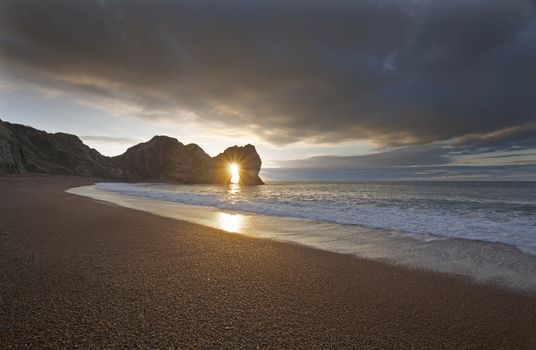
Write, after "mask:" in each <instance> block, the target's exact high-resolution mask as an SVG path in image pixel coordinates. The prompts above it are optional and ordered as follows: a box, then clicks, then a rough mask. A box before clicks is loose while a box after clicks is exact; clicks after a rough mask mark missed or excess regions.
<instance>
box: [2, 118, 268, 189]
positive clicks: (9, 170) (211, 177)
mask: <svg viewBox="0 0 536 350" xmlns="http://www.w3.org/2000/svg"><path fill="white" fill-rule="evenodd" d="M231 162H236V163H238V164H239V165H240V183H242V184H245V185H257V184H262V180H261V179H260V178H259V175H258V173H259V170H260V168H261V159H260V157H259V155H258V154H257V151H256V150H255V147H254V146H252V145H247V146H244V147H238V146H234V147H230V148H228V149H226V150H225V151H224V152H223V153H221V154H219V155H218V156H216V157H214V158H211V157H210V156H209V155H208V154H206V153H205V152H204V151H203V149H202V148H201V147H199V146H198V145H195V144H189V145H184V144H182V143H181V142H179V141H178V140H177V139H174V138H171V137H167V136H155V137H153V138H152V139H151V140H150V141H148V142H145V143H140V144H138V145H136V146H133V147H130V148H129V149H128V150H127V151H126V152H125V153H123V154H122V155H120V156H116V157H106V156H103V155H101V154H100V153H99V152H97V151H96V150H94V149H92V148H89V147H88V146H86V145H85V144H84V143H83V142H82V141H81V140H80V139H79V138H78V137H76V136H74V135H69V134H64V133H55V134H49V133H47V132H44V131H40V130H36V129H34V128H31V127H28V126H23V125H18V124H11V123H7V122H3V121H1V120H0V174H20V173H49V174H65V175H78V176H96V177H102V178H110V179H123V180H161V181H172V182H179V183H222V184H225V183H229V182H230V178H231V176H230V173H229V170H228V167H229V163H231Z"/></svg>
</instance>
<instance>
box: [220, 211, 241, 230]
mask: <svg viewBox="0 0 536 350" xmlns="http://www.w3.org/2000/svg"><path fill="white" fill-rule="evenodd" d="M216 215H217V216H216V218H217V223H218V227H219V228H220V229H222V230H225V231H229V232H235V233H242V229H243V227H244V215H241V214H228V213H223V212H219V213H217V214H216Z"/></svg>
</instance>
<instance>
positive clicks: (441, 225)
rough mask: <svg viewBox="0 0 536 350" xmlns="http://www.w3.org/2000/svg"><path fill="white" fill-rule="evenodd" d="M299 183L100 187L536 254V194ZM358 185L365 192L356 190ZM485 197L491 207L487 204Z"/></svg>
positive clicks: (146, 195) (203, 204)
mask: <svg viewBox="0 0 536 350" xmlns="http://www.w3.org/2000/svg"><path fill="white" fill-rule="evenodd" d="M296 186H297V185H290V186H285V185H280V186H279V187H277V189H276V190H274V189H272V188H270V187H269V186H268V187H265V188H263V189H262V190H261V191H259V190H254V191H251V190H248V189H242V190H236V191H234V192H233V191H232V190H231V191H230V190H229V188H227V187H225V188H222V187H216V186H173V185H163V184H125V183H99V184H97V185H96V188H97V189H99V190H104V191H112V192H117V193H120V194H123V195H129V196H138V197H144V198H151V199H155V200H160V201H169V202H176V203H183V204H190V205H198V206H210V207H215V208H219V209H225V210H233V211H245V212H252V213H258V214H263V215H269V216H278V217H291V218H300V219H307V220H313V221H324V222H330V223H337V224H342V225H359V226H366V227H371V228H381V229H388V230H394V231H397V232H400V233H403V234H406V235H412V236H413V237H414V238H417V239H421V240H430V239H442V238H462V239H470V240H479V241H486V242H497V243H504V244H508V245H512V246H515V247H517V248H519V249H521V250H522V251H524V252H526V253H529V254H532V255H536V206H534V205H533V204H531V203H530V197H529V198H528V199H527V200H525V201H524V200H523V198H519V197H518V198H506V199H504V198H503V199H501V200H499V201H498V200H497V199H496V198H493V197H489V196H490V194H485V193H484V194H481V192H486V191H487V189H485V190H482V189H479V190H478V191H475V190H474V189H473V192H474V193H477V194H476V195H475V194H473V195H470V196H466V197H462V196H460V195H457V196H455V197H454V198H452V196H446V195H444V194H442V193H439V195H438V194H437V193H433V195H430V194H429V193H427V192H426V191H428V192H429V189H424V190H423V189H422V188H419V190H415V189H413V191H414V192H415V193H414V194H413V195H407V194H406V195H401V194H400V193H386V194H384V193H380V194H378V192H382V191H383V192H385V191H386V190H385V189H384V188H383V187H380V189H377V188H376V189H373V190H370V189H368V190H366V191H365V192H366V193H365V194H364V195H363V189H362V187H363V186H365V187H366V186H367V185H366V184H365V185H360V187H359V188H357V187H355V185H352V184H350V185H344V184H336V185H322V186H324V187H320V188H318V187H315V186H312V185H310V186H309V187H311V186H312V189H311V188H308V189H307V190H306V191H304V190H303V187H299V186H298V189H296ZM326 186H327V187H326ZM330 186H331V187H330ZM341 186H342V188H341ZM345 186H346V188H345ZM352 186H354V188H357V191H361V192H357V191H354V192H352ZM383 186H385V185H383ZM263 187H264V186H263ZM435 187H437V185H435ZM420 190H422V191H424V192H425V194H424V195H423V193H419V191H420ZM445 191H447V190H445ZM315 192H316V193H315ZM324 192H329V193H324ZM388 192H393V189H389V191H388ZM436 192H437V190H436ZM478 196H481V197H483V198H480V199H481V201H482V202H484V203H485V204H480V203H479V198H478ZM486 196H487V197H486ZM415 197H416V198H415Z"/></svg>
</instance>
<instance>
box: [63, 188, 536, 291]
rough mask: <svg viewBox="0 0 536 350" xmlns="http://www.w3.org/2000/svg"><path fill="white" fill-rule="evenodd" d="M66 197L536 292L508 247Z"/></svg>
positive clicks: (520, 254) (141, 199) (82, 192)
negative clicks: (101, 202) (109, 204)
mask: <svg viewBox="0 0 536 350" xmlns="http://www.w3.org/2000/svg"><path fill="white" fill-rule="evenodd" d="M66 192H68V193H71V194H74V195H78V196H84V197H87V198H92V199H94V200H98V201H104V202H108V203H113V204H116V205H119V206H122V207H125V208H130V209H134V210H139V211H142V212H146V213H150V214H153V215H158V216H162V217H166V218H172V219H174V220H179V221H187V222H191V223H195V224H200V225H203V226H207V227H211V228H215V229H220V230H224V231H227V232H231V233H235V234H239V235H245V236H249V237H253V238H266V239H272V240H275V241H278V242H284V243H292V244H299V245H302V246H305V247H309V248H313V249H320V250H324V251H329V252H333V253H339V254H352V255H355V256H357V257H361V258H365V259H370V260H375V261H381V262H385V263H389V264H391V265H398V266H403V267H407V268H414V269H417V270H427V271H433V272H440V273H448V274H453V275H456V276H463V277H468V278H470V279H472V280H473V281H475V282H477V283H480V284H491V285H496V286H499V287H503V288H512V289H516V290H521V291H528V292H536V256H534V255H531V254H529V253H526V252H524V251H522V250H521V249H519V248H518V247H515V246H512V245H507V244H504V243H499V242H488V241H479V240H471V239H463V238H451V237H442V236H433V235H428V236H424V237H420V236H419V235H417V234H409V233H404V232H397V231H393V230H387V229H378V228H373V227H366V226H359V225H343V224H337V223H331V222H325V221H314V220H308V219H302V218H295V217H282V216H270V215H264V214H259V213H253V212H244V211H236V210H226V209H221V208H217V207H211V206H202V205H191V204H185V203H178V202H175V201H172V200H163V199H153V198H152V197H146V196H137V195H126V194H123V193H118V192H115V191H105V190H101V189H99V188H97V187H96V186H95V185H92V186H81V187H75V188H70V189H68V190H67V191H66ZM459 261H463V263H458V262H459Z"/></svg>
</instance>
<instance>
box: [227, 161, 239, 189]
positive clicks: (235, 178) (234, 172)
mask: <svg viewBox="0 0 536 350" xmlns="http://www.w3.org/2000/svg"><path fill="white" fill-rule="evenodd" d="M229 172H230V173H231V183H233V184H237V183H238V182H239V181H240V167H239V166H238V164H236V163H231V164H229Z"/></svg>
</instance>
